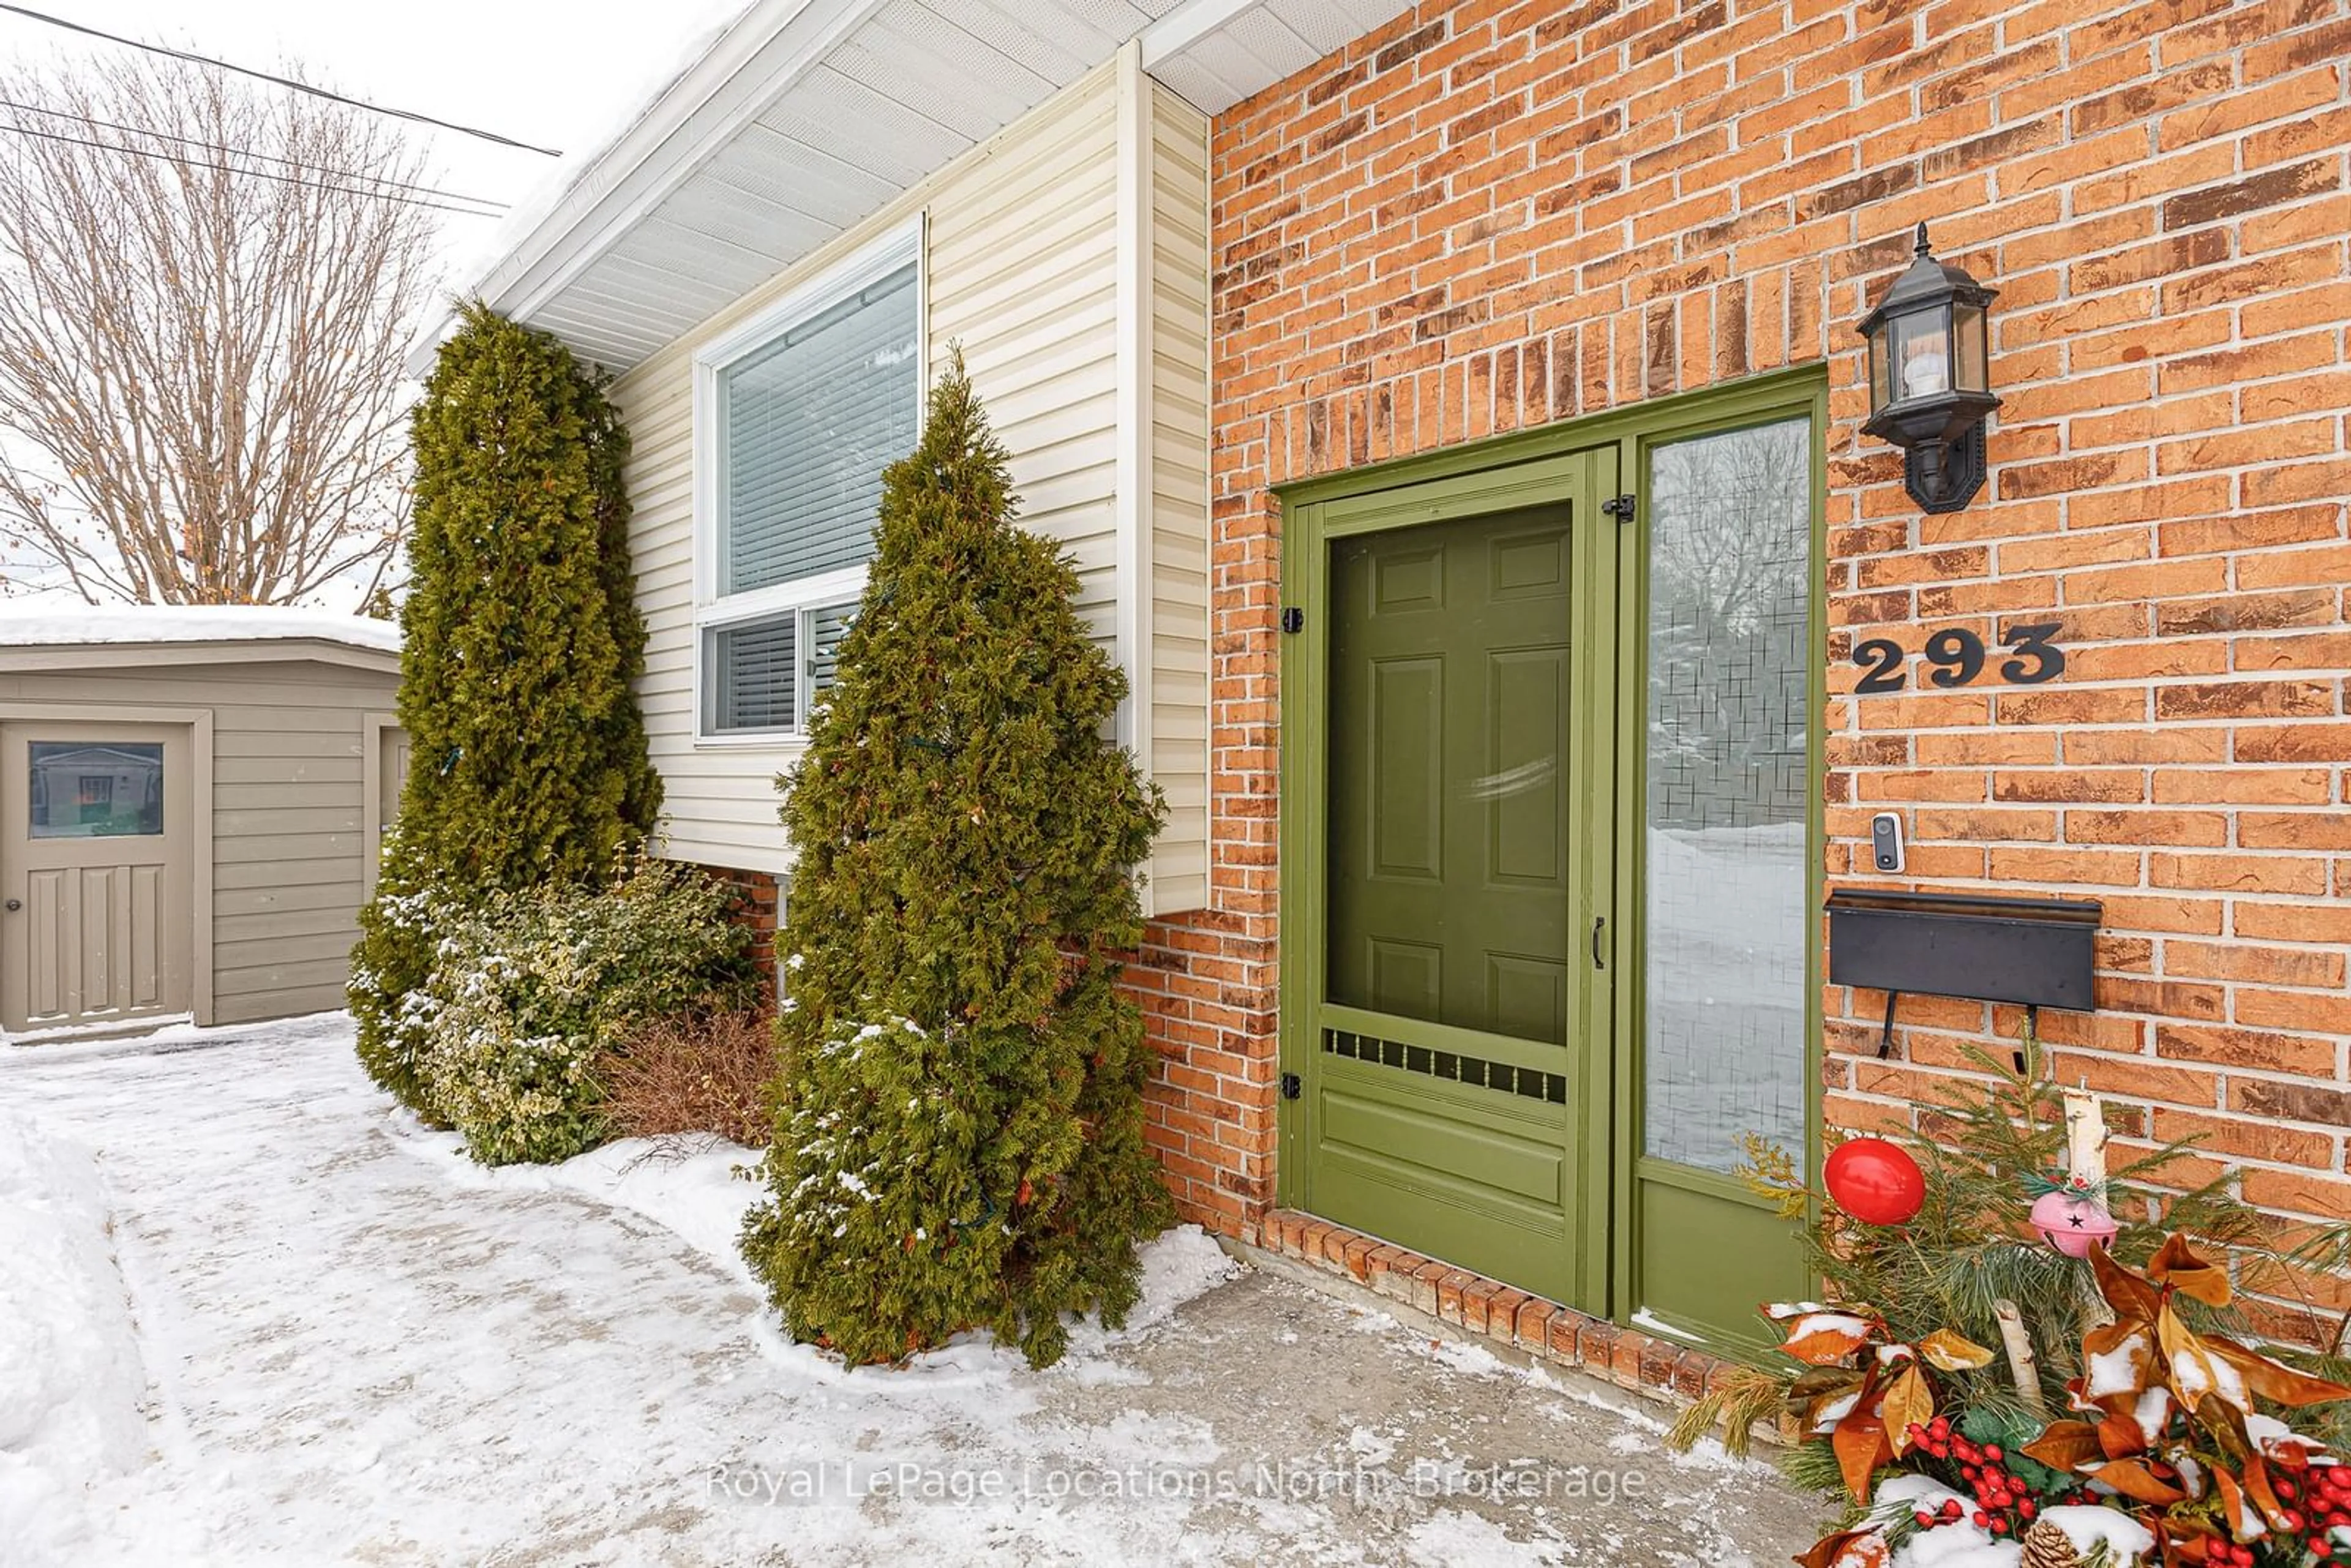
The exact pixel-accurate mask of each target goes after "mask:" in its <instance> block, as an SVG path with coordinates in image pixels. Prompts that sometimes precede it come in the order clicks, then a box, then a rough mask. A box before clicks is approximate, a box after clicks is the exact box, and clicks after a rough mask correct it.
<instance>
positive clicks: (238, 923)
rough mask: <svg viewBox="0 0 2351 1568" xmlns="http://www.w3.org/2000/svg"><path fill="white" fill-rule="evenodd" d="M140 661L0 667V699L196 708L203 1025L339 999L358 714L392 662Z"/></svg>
mask: <svg viewBox="0 0 2351 1568" xmlns="http://www.w3.org/2000/svg"><path fill="white" fill-rule="evenodd" d="M78 652H79V651H78V650H63V651H59V652H58V653H55V654H52V655H51V657H54V658H63V657H71V656H74V655H75V654H76V653H78ZM12 653H13V651H12ZM140 656H141V658H142V659H152V663H143V664H121V665H116V666H112V667H97V668H91V667H85V668H75V669H49V670H17V671H9V672H6V673H0V701H6V702H10V703H18V702H24V703H38V704H41V705H42V706H44V707H47V706H52V705H53V706H55V709H56V712H57V715H58V716H59V717H60V718H61V719H68V718H79V719H86V720H99V721H103V720H105V719H106V718H107V717H108V712H109V709H110V708H123V707H130V708H174V709H178V708H185V709H192V710H193V709H209V710H210V711H211V714H212V758H213V762H212V789H211V794H212V821H211V822H210V824H209V826H208V827H207V826H206V825H205V824H201V823H200V824H198V825H197V831H199V832H204V831H209V832H210V833H211V835H212V887H213V894H212V906H211V916H212V951H213V1007H212V1016H211V1018H210V1019H208V1020H205V1021H210V1022H213V1023H223V1024H230V1023H244V1022H248V1021H251V1020H254V1019H272V1018H288V1017H292V1016H294V1015H296V1014H298V1013H308V1012H319V1011H322V1010H325V1009H333V1008H340V1007H341V1006H343V1005H344V996H343V988H344V981H345V979H346V977H347V976H348V974H349V961H350V950H351V944H352V943H353V942H355V941H357V940H358V939H359V925H358V919H359V907H360V899H361V896H362V894H361V891H360V889H361V881H362V877H361V861H360V856H361V853H362V852H363V849H364V840H365V837H366V821H365V816H366V811H367V802H366V798H365V791H364V789H363V781H364V779H365V777H366V771H367V770H366V767H365V758H364V749H363V748H364V746H365V743H366V742H367V740H368V739H369V738H371V736H370V732H369V731H368V729H367V727H366V716H367V715H368V714H370V713H386V712H389V711H390V710H391V709H392V703H393V698H394V695H395V694H396V693H397V692H398V690H399V686H400V674H399V669H398V665H397V655H393V654H383V655H381V657H380V658H379V659H376V660H371V661H369V662H370V663H372V664H380V665H381V667H380V668H368V667H361V666H360V665H357V664H341V663H330V662H327V661H324V660H306V659H301V658H296V657H286V658H282V659H281V658H270V657H266V656H256V652H248V651H246V650H245V649H240V650H239V656H231V657H222V656H219V655H216V654H215V655H212V656H207V653H206V651H205V650H204V649H202V648H192V647H187V646H174V645H165V646H159V647H157V648H155V649H154V650H153V651H152V653H143V654H141V655H140ZM15 722H24V721H21V720H18V721H15Z"/></svg>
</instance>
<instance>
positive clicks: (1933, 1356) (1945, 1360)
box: [1918, 1329, 1991, 1372]
mask: <svg viewBox="0 0 2351 1568" xmlns="http://www.w3.org/2000/svg"><path fill="white" fill-rule="evenodd" d="M1918 1354H1919V1355H1921V1356H1922V1357H1924V1358H1925V1359H1926V1362H1927V1364H1928V1365H1929V1366H1931V1367H1933V1368H1934V1369H1935V1370H1936V1371H1938V1372H1972V1371H1974V1370H1975V1369H1976V1368H1977V1367H1979V1366H1990V1365H1991V1352H1990V1351H1988V1350H1986V1349H1985V1348H1984V1347H1983V1346H1981V1345H1980V1344H1977V1343H1975V1342H1974V1341H1972V1340H1970V1339H1966V1338H1963V1337H1962V1336H1960V1335H1959V1334H1955V1333H1952V1332H1951V1331H1950V1330H1949V1329H1937V1330H1936V1331H1935V1332H1934V1333H1930V1334H1928V1336H1927V1337H1926V1338H1925V1339H1922V1340H1920V1341H1919V1342H1918Z"/></svg>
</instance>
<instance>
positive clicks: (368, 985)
mask: <svg viewBox="0 0 2351 1568" xmlns="http://www.w3.org/2000/svg"><path fill="white" fill-rule="evenodd" d="M410 440H411V444H412V445H413V448H414V452H415V459H416V494H415V517H414V524H413V528H412V530H411V533H410V539H409V585H408V594H407V598H406V599H405V600H404V601H402V605H401V610H400V622H401V631H402V651H401V680H400V701H399V708H400V721H401V723H402V725H403V726H404V727H406V729H407V731H408V734H409V737H410V742H411V752H410V755H411V757H412V758H413V762H412V765H411V768H410V770H409V775H408V781H407V784H406V787H405V788H404V789H402V793H401V800H400V820H399V827H398V831H397V832H396V833H395V834H394V835H393V836H392V841H391V843H390V844H389V846H388V847H387V849H386V852H385V856H384V865H383V870H382V873H381V878H380V881H379V886H378V893H377V896H376V898H375V900H374V901H373V902H372V903H371V904H369V905H368V906H367V908H365V909H364V910H362V911H361V912H360V941H359V946H357V948H356V949H354V951H353V953H352V956H351V960H352V963H351V985H350V1000H351V1011H352V1012H353V1013H354V1014H355V1015H356V1016H357V1018H358V1019H359V1037H360V1061H362V1062H363V1063H365V1065H366V1067H367V1070H368V1072H369V1074H370V1076H371V1077H372V1078H374V1080H375V1081H376V1082H377V1083H379V1084H380V1085H381V1086H382V1087H383V1088H384V1089H386V1090H388V1091H390V1092H392V1094H394V1095H395V1096H397V1097H398V1098H399V1099H400V1100H401V1101H402V1103H406V1104H408V1105H409V1106H411V1107H412V1108H413V1109H415V1110H417V1111H418V1112H420V1113H423V1114H424V1115H426V1116H428V1117H431V1116H434V1107H433V1106H432V1104H431V1103H430V1098H431V1097H430V1094H429V1092H427V1090H426V1089H425V1087H424V1085H423V1082H421V1080H420V1079H419V1077H418V1075H417V1072H416V1054H415V1053H416V1051H417V1050H418V1048H419V1046H420V1045H421V1036H422V1023H423V1019H420V1018H419V1016H418V1012H419V1009H420V1006H421V1005H422V1004H421V1002H420V1000H419V999H418V993H420V991H421V988H422V987H423V982H424V980H425V978H426V976H427V974H428V973H429V971H430V967H431V964H432V958H433V954H434V947H435V945H436V944H437V942H438V941H439V940H440V936H439V931H440V927H441V926H442V925H445V924H446V922H447V921H448V919H449V918H450V917H451V915H452V914H453V913H454V912H455V911H457V910H461V909H463V908H465V906H467V905H468V904H472V903H475V902H477V901H478V900H479V899H480V898H482V897H483V896H485V895H486V894H491V893H495V892H501V891H509V890H514V889H519V888H525V887H530V886H535V885H538V884H541V883H582V884H596V883H601V882H602V881H603V880H605V879H606V878H607V877H608V876H609V875H610V874H611V871H612V869H613V868H614V867H615V866H616V865H618V864H619V863H621V862H622V859H623V858H624V855H625V853H626V852H627V851H629V850H630V849H631V848H632V847H633V846H635V845H637V844H639V843H641V842H642V841H643V840H644V838H645V836H646V835H647V834H648V833H649V832H650V831H652V829H653V820H654V817H655V816H656V814H657V813H658V812H659V810H660V807H661V781H660V779H659V778H658V777H657V776H656V775H655V774H654V772H653V767H652V764H651V762H650V761H649V760H648V759H647V757H646V754H645V737H644V727H643V722H642V721H641V720H640V718H639V716H638V714H637V706H636V700H635V698H634V697H633V696H632V695H631V693H630V690H629V683H630V680H631V679H632V677H633V676H635V675H636V674H638V673H639V672H640V671H641V670H643V667H644V650H645V631H644V622H643V620H642V619H640V617H639V616H638V614H637V611H636V607H635V602H634V594H635V573H634V572H633V571H632V570H631V568H630V564H629V546H628V526H629V501H628V491H627V488H626V486H624V485H623V483H622V465H623V464H624V463H625V462H626V461H627V460H628V455H629V436H628V432H627V431H626V430H625V429H624V428H623V427H622V423H621V420H620V417H619V415H618V413H616V412H615V411H614V409H613V408H612V405H611V402H608V401H607V400H606V398H605V396H604V392H603V389H602V384H601V381H600V379H599V378H598V377H597V376H596V375H595V374H593V373H591V372H590V370H589V369H588V368H587V367H585V366H583V365H581V364H580V362H579V361H576V360H574V359H573V358H572V356H571V352H570V350H568V349H566V348H565V347H564V346H563V345H562V344H561V343H559V342H558V341H557V340H555V339H554V338H552V337H550V336H549V335H548V334H546V333H544V332H538V331H533V330H531V329H528V328H525V327H521V326H518V325H517V324H516V323H514V322H512V321H509V320H507V319H505V318H503V317H501V316H499V315H498V314H496V312H495V311H493V310H491V309H490V308H489V307H487V306H486V305H484V304H482V303H480V302H479V301H475V302H473V303H470V304H468V305H467V306H466V307H465V310H464V316H463V321H462V324H461V326H460V329H459V330H458V331H457V332H456V333H455V335H454V336H453V337H451V338H450V340H448V341H447V342H445V343H444V344H443V345H442V347H441V352H440V357H439V359H438V361H436V362H435V364H434V370H433V374H432V376H431V378H430V379H429V380H428V381H427V382H425V385H424V398H423V402H420V403H419V404H418V405H417V407H416V411H415V413H414V414H413V416H412V419H411V423H410Z"/></svg>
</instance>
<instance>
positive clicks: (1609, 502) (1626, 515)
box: [1600, 496, 1633, 523]
mask: <svg viewBox="0 0 2351 1568" xmlns="http://www.w3.org/2000/svg"><path fill="white" fill-rule="evenodd" d="M1600 509H1601V510H1602V511H1604V512H1605V513H1607V514H1608V515H1609V516H1610V517H1614V518H1615V519H1616V520H1617V521H1618V522H1620V523H1629V522H1631V521H1632V520H1633V497H1630V496H1611V497H1608V499H1606V500H1604V501H1603V502H1601V503H1600Z"/></svg>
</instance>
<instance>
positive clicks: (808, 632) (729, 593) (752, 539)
mask: <svg viewBox="0 0 2351 1568" xmlns="http://www.w3.org/2000/svg"><path fill="white" fill-rule="evenodd" d="M914 249H915V247H914V245H913V243H912V242H911V236H909V237H907V238H904V239H901V240H899V241H895V242H893V244H892V245H890V246H885V247H884V248H883V250H882V251H881V252H880V253H878V254H876V255H869V256H867V257H864V258H862V262H861V263H852V264H851V266H850V267H848V268H847V269H845V271H844V272H843V273H842V274H841V275H837V276H836V277H835V278H834V279H832V280H831V281H830V282H829V283H828V284H825V285H820V286H819V287H818V288H817V289H816V290H813V291H810V293H809V294H807V295H804V296H802V297H799V298H795V299H794V300H793V301H791V302H789V304H788V305H787V306H785V307H784V308H782V309H781V310H780V311H779V312H778V315H777V316H775V317H773V318H770V319H768V321H767V322H765V323H763V324H762V326H761V328H760V329H758V330H756V331H755V332H754V334H753V335H752V338H751V340H750V341H748V342H744V341H742V340H736V342H735V343H733V344H732V345H731V346H730V350H729V351H726V352H725V353H723V354H722V355H721V357H719V358H716V359H715V360H713V361H707V362H706V364H705V373H706V376H707V380H706V382H705V396H704V398H703V399H702V403H703V406H702V411H701V412H702V413H703V414H704V416H705V417H706V419H707V420H708V424H709V428H708V430H707V432H706V434H705V442H704V445H703V451H704V453H705V460H706V461H708V462H709V463H710V464H711V465H712V468H713V470H714V471H713V472H712V473H711V474H710V475H708V476H706V477H705V488H704V492H703V493H704V495H705V507H706V508H707V510H708V512H709V514H710V515H709V517H708V518H707V526H706V528H705V530H704V538H703V544H704V548H705V549H706V551H707V554H706V556H705V561H704V563H703V568H702V579H703V582H704V591H703V594H702V596H701V601H700V602H699V603H698V605H697V608H696V613H695V620H696V622H697V632H698V636H699V638H700V658H699V664H700V669H701V674H700V684H701V688H702V689H701V693H700V715H701V726H700V728H701V732H702V734H703V735H704V736H705V737H712V738H726V737H772V736H778V735H790V734H796V733H800V732H804V731H805V730H806V728H807V727H808V716H809V715H808V709H809V706H810V702H811V700H812V699H813V697H814V696H815V695H816V694H817V693H818V692H819V691H820V690H821V689H822V688H823V687H824V686H825V685H829V684H830V683H831V674H832V661H833V657H834V655H835V653H837V651H838V649H839V645H840V642H841V636H842V634H843V633H844V632H845V631H846V630H847V626H848V622H849V619H850V615H851V612H852V611H853V610H854V609H855V605H856V600H857V596H858V594H859V592H860V591H862V588H863V584H864V574H865V566H866V563H867V562H868V561H869V560H870V559H872V554H873V528H874V521H875V516H876V513H877V512H878V510H879V508H880V505H881V499H882V471H883V468H885V467H887V466H888V465H890V464H892V463H893V462H895V461H896V460H897V459H899V458H901V457H903V456H904V455H906V454H907V453H908V452H909V451H911V450H912V449H913V447H914V440H915V435H916V426H917V423H918V420H919V416H920V412H921V398H922V387H921V362H922V355H921V342H920V337H921V330H922V323H921V309H920V289H919V287H918V284H919V267H918V264H917V262H916V260H915V258H914Z"/></svg>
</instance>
